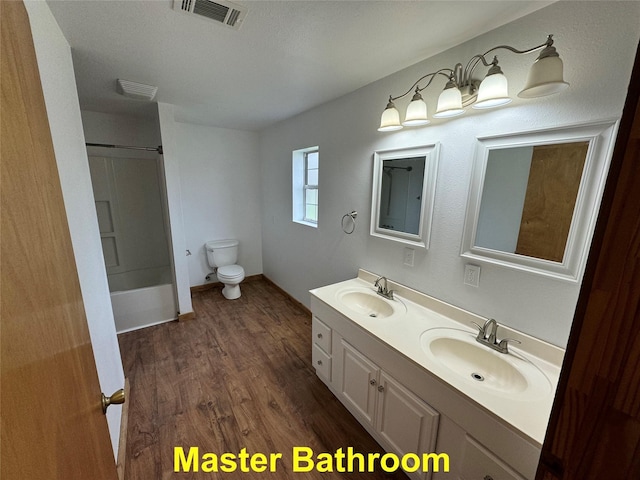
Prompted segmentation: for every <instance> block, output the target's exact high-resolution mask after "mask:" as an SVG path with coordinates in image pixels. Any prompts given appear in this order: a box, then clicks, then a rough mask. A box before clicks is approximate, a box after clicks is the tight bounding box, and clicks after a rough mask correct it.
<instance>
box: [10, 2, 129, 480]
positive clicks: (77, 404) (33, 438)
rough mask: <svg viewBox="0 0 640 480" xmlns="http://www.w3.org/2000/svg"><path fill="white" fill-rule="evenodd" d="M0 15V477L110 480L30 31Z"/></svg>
mask: <svg viewBox="0 0 640 480" xmlns="http://www.w3.org/2000/svg"><path fill="white" fill-rule="evenodd" d="M0 9H1V11H0V18H1V26H2V39H1V42H2V43H1V52H0V60H1V79H0V84H1V90H2V97H1V100H0V101H1V106H2V116H1V120H0V123H1V130H0V131H1V137H0V142H1V146H0V155H1V156H0V163H1V173H0V175H1V177H0V188H1V230H0V233H1V236H2V237H1V247H0V249H1V250H0V254H1V264H0V274H1V280H0V281H1V295H2V297H1V308H2V310H1V315H0V335H1V339H0V347H1V348H0V350H1V357H0V363H1V381H2V390H1V392H0V401H1V405H2V410H1V414H2V432H1V435H0V436H1V445H0V448H1V454H0V455H1V459H0V462H1V466H0V477H2V478H3V479H7V480H9V479H20V480H31V479H47V480H58V479H60V480H62V479H64V480H71V479H79V480H80V479H81V480H89V479H91V480H102V479H105V480H114V479H116V478H117V475H116V466H115V460H114V458H113V452H112V449H111V443H110V440H109V432H108V429H107V422H106V418H105V416H104V415H103V413H102V408H101V402H100V386H99V384H98V375H97V372H96V368H95V363H94V357H93V352H92V348H91V343H90V339H89V332H88V328H87V322H86V317H85V312H84V306H83V303H82V297H81V293H80V284H79V280H78V274H77V271H76V266H75V260H74V255H73V250H72V247H71V238H70V235H69V229H68V226H67V218H66V213H65V209H64V204H63V199H62V191H61V187H60V181H59V176H58V171H57V167H56V160H55V156H54V152H53V145H52V142H51V133H50V130H49V124H48V120H47V115H46V110H45V104H44V97H43V94H42V89H41V84H40V77H39V73H38V67H37V63H36V57H35V51H34V47H33V40H32V36H31V28H30V25H29V20H28V17H27V13H26V10H25V8H24V5H23V4H22V2H18V1H11V2H7V1H0Z"/></svg>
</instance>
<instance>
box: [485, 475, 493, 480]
mask: <svg viewBox="0 0 640 480" xmlns="http://www.w3.org/2000/svg"><path fill="white" fill-rule="evenodd" d="M483 480H493V477H492V476H491V475H485V476H484V479H483Z"/></svg>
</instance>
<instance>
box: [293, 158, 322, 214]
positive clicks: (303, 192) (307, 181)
mask: <svg viewBox="0 0 640 480" xmlns="http://www.w3.org/2000/svg"><path fill="white" fill-rule="evenodd" d="M319 160H320V153H319V149H318V147H309V148H303V149H301V150H294V152H293V221H294V222H297V223H301V224H303V225H308V226H310V227H317V226H318V172H319Z"/></svg>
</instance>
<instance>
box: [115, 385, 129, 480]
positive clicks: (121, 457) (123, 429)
mask: <svg viewBox="0 0 640 480" xmlns="http://www.w3.org/2000/svg"><path fill="white" fill-rule="evenodd" d="M130 391H131V389H130V387H129V379H128V378H125V379H124V399H125V402H124V404H122V413H121V417H120V440H119V441H118V458H117V459H116V470H117V472H118V480H124V479H125V476H124V474H125V471H124V469H125V466H126V458H127V426H128V424H129V404H130V403H131V402H130V400H131V397H130V396H129V393H130Z"/></svg>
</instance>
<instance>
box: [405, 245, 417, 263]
mask: <svg viewBox="0 0 640 480" xmlns="http://www.w3.org/2000/svg"><path fill="white" fill-rule="evenodd" d="M415 253H416V251H415V250H414V249H413V248H409V247H405V249H404V264H405V265H406V266H407V267H413V260H414V258H415Z"/></svg>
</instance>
